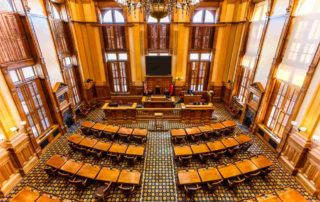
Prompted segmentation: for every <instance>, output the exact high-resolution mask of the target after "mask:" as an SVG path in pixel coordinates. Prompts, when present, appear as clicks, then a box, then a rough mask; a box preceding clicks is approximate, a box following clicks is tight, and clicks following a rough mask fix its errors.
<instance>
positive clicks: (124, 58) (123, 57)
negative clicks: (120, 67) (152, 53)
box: [119, 53, 128, 61]
mask: <svg viewBox="0 0 320 202" xmlns="http://www.w3.org/2000/svg"><path fill="white" fill-rule="evenodd" d="M119 60H125V61H126V60H128V54H127V53H119Z"/></svg>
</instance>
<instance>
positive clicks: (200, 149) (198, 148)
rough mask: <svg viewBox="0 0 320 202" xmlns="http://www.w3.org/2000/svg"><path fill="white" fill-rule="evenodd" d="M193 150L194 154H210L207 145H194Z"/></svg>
mask: <svg viewBox="0 0 320 202" xmlns="http://www.w3.org/2000/svg"><path fill="white" fill-rule="evenodd" d="M191 150H192V152H193V153H194V154H203V153H208V152H210V150H209V148H208V146H207V145H206V144H204V143H203V144H193V145H191Z"/></svg>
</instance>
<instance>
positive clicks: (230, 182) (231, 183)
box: [227, 176, 246, 188]
mask: <svg viewBox="0 0 320 202" xmlns="http://www.w3.org/2000/svg"><path fill="white" fill-rule="evenodd" d="M245 180H246V178H245V177H243V176H237V177H234V178H231V179H228V180H227V182H228V185H229V187H231V188H234V187H235V186H236V185H237V184H240V183H242V182H244V181H245Z"/></svg>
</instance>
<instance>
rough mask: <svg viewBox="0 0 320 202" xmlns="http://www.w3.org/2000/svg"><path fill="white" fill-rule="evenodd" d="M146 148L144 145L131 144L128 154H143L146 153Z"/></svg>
mask: <svg viewBox="0 0 320 202" xmlns="http://www.w3.org/2000/svg"><path fill="white" fill-rule="evenodd" d="M144 150H145V147H144V146H142V145H139V146H137V145H129V146H128V149H127V151H126V154H127V155H132V156H143V155H144Z"/></svg>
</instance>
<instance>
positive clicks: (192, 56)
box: [190, 53, 199, 60]
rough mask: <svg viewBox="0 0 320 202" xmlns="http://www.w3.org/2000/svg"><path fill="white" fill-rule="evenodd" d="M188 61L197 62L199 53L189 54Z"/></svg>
mask: <svg viewBox="0 0 320 202" xmlns="http://www.w3.org/2000/svg"><path fill="white" fill-rule="evenodd" d="M190 60H199V53H190Z"/></svg>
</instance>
